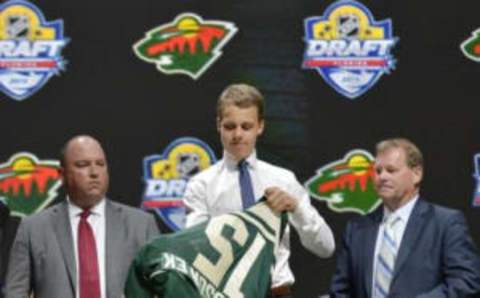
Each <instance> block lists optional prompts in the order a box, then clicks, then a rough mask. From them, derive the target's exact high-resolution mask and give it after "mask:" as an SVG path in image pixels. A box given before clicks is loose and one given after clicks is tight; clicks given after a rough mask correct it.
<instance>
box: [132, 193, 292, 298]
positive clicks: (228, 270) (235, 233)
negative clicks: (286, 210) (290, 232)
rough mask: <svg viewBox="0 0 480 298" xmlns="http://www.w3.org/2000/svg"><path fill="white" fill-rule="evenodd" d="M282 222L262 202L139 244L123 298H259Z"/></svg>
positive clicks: (266, 282) (265, 287) (267, 283)
mask: <svg viewBox="0 0 480 298" xmlns="http://www.w3.org/2000/svg"><path fill="white" fill-rule="evenodd" d="M285 224H286V214H282V215H279V214H276V213H274V212H273V211H272V210H271V209H270V208H269V207H268V206H267V205H266V203H265V202H264V201H260V202H259V203H257V204H255V205H253V206H252V207H250V208H249V209H247V210H245V211H240V212H234V213H230V214H225V215H221V216H217V217H214V218H212V219H210V220H209V221H207V222H205V223H202V224H199V225H197V226H194V227H191V228H189V229H185V230H183V231H180V232H177V233H174V234H169V235H162V236H160V237H158V238H156V239H155V240H154V241H152V242H150V243H149V244H148V245H146V246H145V247H143V248H142V249H141V251H140V252H139V253H138V255H137V257H136V258H135V260H134V261H133V263H132V267H131V268H130V272H129V276H128V279H127V284H126V288H125V295H126V297H127V298H147V297H165V298H181V297H186V298H187V297H188V298H227V297H229V298H242V297H245V298H259V297H266V295H267V292H268V290H269V289H270V271H271V269H272V266H273V265H274V262H275V257H274V251H275V250H276V249H277V247H278V243H279V241H280V239H281V234H282V231H283V230H284V227H285Z"/></svg>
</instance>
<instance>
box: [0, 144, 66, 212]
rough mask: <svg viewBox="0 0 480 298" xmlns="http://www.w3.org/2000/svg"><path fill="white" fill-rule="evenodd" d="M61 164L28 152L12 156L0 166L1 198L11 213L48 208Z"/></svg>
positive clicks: (57, 186)
mask: <svg viewBox="0 0 480 298" xmlns="http://www.w3.org/2000/svg"><path fill="white" fill-rule="evenodd" d="M59 168H60V163H59V162H58V161H56V160H39V159H38V158H37V157H36V156H35V155H33V154H31V153H28V152H20V153H17V154H15V155H13V156H12V157H11V158H10V159H9V161H8V162H6V163H3V164H1V165H0V200H2V201H3V202H5V203H6V204H7V205H8V207H9V208H10V210H11V212H12V215H14V216H19V217H23V216H27V215H30V214H33V213H35V212H38V211H40V210H42V209H44V208H45V207H47V206H48V205H49V204H50V203H51V202H52V201H53V200H54V199H55V197H56V196H57V190H58V188H59V187H60V185H61V180H60V175H59V172H58V170H59Z"/></svg>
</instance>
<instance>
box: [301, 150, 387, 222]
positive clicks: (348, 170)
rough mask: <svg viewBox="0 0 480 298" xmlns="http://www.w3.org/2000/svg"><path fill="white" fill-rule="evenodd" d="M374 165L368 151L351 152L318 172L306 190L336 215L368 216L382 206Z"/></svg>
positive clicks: (308, 182)
mask: <svg viewBox="0 0 480 298" xmlns="http://www.w3.org/2000/svg"><path fill="white" fill-rule="evenodd" d="M373 164H374V158H373V156H372V155H371V154H370V153H369V152H368V151H365V150H360V149H356V150H352V151H350V152H348V153H347V154H346V155H345V157H344V158H343V159H341V160H337V161H334V162H331V163H329V164H327V165H326V166H323V167H321V168H320V169H318V170H317V173H316V175H315V176H313V177H312V178H310V179H309V180H308V181H307V182H306V183H305V186H306V187H307V190H308V191H309V193H310V195H311V196H312V197H313V198H315V199H318V200H320V201H325V202H327V205H328V207H329V208H330V209H331V210H333V211H335V212H355V213H360V214H367V213H369V212H371V211H373V210H375V208H377V207H378V206H379V205H380V203H381V201H380V199H379V197H378V195H377V193H376V192H375V189H374V185H373V177H374V169H373Z"/></svg>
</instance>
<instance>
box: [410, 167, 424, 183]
mask: <svg viewBox="0 0 480 298" xmlns="http://www.w3.org/2000/svg"><path fill="white" fill-rule="evenodd" d="M412 172H413V182H414V183H415V185H416V186H419V185H420V182H421V181H422V179H423V168H422V167H419V166H416V167H414V168H412Z"/></svg>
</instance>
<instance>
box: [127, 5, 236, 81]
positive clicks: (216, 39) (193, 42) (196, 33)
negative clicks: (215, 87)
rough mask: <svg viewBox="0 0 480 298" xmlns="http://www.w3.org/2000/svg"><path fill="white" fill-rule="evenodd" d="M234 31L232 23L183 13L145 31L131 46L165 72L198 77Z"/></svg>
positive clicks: (140, 55) (219, 52)
mask: <svg viewBox="0 0 480 298" xmlns="http://www.w3.org/2000/svg"><path fill="white" fill-rule="evenodd" d="M236 32H237V28H236V27H235V25H234V24H233V23H229V22H224V21H217V20H207V21H204V20H203V19H202V18H201V17H200V16H198V15H196V14H193V13H184V14H181V15H179V16H177V17H176V18H175V20H174V21H173V22H172V23H169V24H165V25H161V26H159V27H156V28H154V29H152V30H150V31H148V32H147V33H146V37H145V38H143V39H142V40H140V41H138V42H137V43H136V44H135V45H134V46H133V49H134V52H135V54H136V55H137V56H138V57H139V58H140V59H142V60H144V61H146V62H149V63H154V64H155V65H156V66H157V69H158V70H159V71H161V72H163V73H165V74H176V73H181V74H186V75H188V76H190V77H191V78H192V79H194V80H196V79H198V78H199V77H200V76H201V75H202V74H203V73H204V72H205V71H206V70H207V69H208V68H209V67H210V66H211V65H212V64H213V62H215V61H216V60H217V59H218V58H219V57H220V56H221V55H222V52H221V51H220V50H221V49H222V48H223V46H224V45H225V44H226V43H227V42H228V41H229V40H230V39H231V38H232V37H233V35H234V34H235V33H236Z"/></svg>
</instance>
